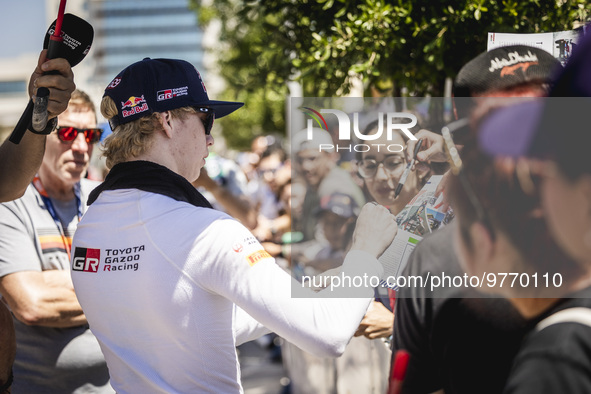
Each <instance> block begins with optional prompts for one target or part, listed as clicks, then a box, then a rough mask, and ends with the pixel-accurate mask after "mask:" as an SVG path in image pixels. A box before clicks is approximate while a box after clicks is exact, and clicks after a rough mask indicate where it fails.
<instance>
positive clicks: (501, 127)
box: [478, 100, 544, 157]
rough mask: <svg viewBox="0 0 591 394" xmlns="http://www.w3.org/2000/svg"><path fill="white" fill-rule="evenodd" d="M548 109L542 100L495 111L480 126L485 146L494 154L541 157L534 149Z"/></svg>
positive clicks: (485, 150)
mask: <svg viewBox="0 0 591 394" xmlns="http://www.w3.org/2000/svg"><path fill="white" fill-rule="evenodd" d="M543 110H544V102H543V101H542V100H534V101H528V102H525V103H521V104H517V105H513V106H510V107H507V108H502V109H500V110H497V111H495V112H494V113H492V114H491V115H490V116H489V117H488V118H486V119H485V120H484V122H483V123H482V124H481V126H480V130H479V133H478V140H479V144H480V147H481V149H482V150H483V151H484V152H486V153H488V154H489V155H492V156H506V157H520V156H529V157H537V156H538V155H539V154H541V152H535V151H534V150H532V149H531V148H532V145H533V143H534V140H535V138H536V134H537V132H538V130H539V125H540V121H541V117H542V113H543Z"/></svg>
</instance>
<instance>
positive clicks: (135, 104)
mask: <svg viewBox="0 0 591 394" xmlns="http://www.w3.org/2000/svg"><path fill="white" fill-rule="evenodd" d="M140 104H141V105H140ZM126 108H129V110H126ZM147 110H148V103H146V100H145V99H144V95H143V94H142V95H141V96H140V97H135V96H131V97H130V98H128V99H127V101H125V102H123V101H122V102H121V114H122V115H123V117H124V118H126V117H128V116H131V115H135V114H139V113H140V112H144V111H147Z"/></svg>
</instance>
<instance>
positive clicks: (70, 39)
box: [10, 0, 94, 144]
mask: <svg viewBox="0 0 591 394" xmlns="http://www.w3.org/2000/svg"><path fill="white" fill-rule="evenodd" d="M62 3H64V0H62ZM60 11H63V10H62V8H61V6H60ZM62 16H63V18H62V19H61V21H60V18H58V19H56V21H54V22H53V24H52V25H51V26H50V27H49V29H48V31H47V34H46V35H45V41H44V43H43V47H44V48H46V49H47V51H44V52H42V53H41V56H40V57H39V63H38V65H37V68H36V69H35V71H34V72H33V75H32V76H31V81H30V83H29V94H30V95H31V97H34V99H35V102H36V103H33V101H30V102H29V105H28V106H27V108H26V109H25V112H24V113H23V114H22V116H21V118H20V120H19V122H18V124H17V125H16V127H15V129H14V131H13V132H12V134H11V136H10V141H11V142H12V143H14V144H18V143H19V142H20V141H21V139H22V137H23V135H24V133H25V131H26V130H27V129H29V130H31V131H33V132H35V133H38V134H48V133H49V132H51V127H49V126H47V120H48V119H49V118H50V117H52V116H53V117H55V116H57V115H58V114H60V113H61V112H63V111H65V109H66V108H67V106H68V101H69V99H70V95H71V93H72V92H73V91H74V88H75V85H74V81H73V79H74V76H73V74H72V70H71V68H72V67H74V66H75V65H76V64H78V63H80V62H81V61H82V59H84V57H85V56H86V54H87V53H88V51H89V50H90V46H91V44H92V40H93V37H94V30H93V28H92V26H91V25H90V24H89V23H88V22H86V21H85V20H83V19H81V18H79V17H77V16H76V15H72V14H65V15H62ZM58 25H59V26H58ZM58 27H59V28H60V29H61V33H60V35H59V39H57V38H56V32H57V28H58ZM50 89H51V90H50ZM35 90H36V93H34V92H35ZM35 104H36V107H35ZM48 129H49V130H48Z"/></svg>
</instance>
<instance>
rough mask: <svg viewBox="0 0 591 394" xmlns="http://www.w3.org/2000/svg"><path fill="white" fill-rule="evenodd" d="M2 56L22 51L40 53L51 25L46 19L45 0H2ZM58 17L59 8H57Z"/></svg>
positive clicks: (9, 56)
mask: <svg viewBox="0 0 591 394" xmlns="http://www.w3.org/2000/svg"><path fill="white" fill-rule="evenodd" d="M0 4H1V5H2V6H3V7H2V8H1V10H0V23H1V24H0V26H2V32H3V34H2V38H0V58H11V57H15V56H18V55H20V54H22V53H34V54H38V53H39V52H41V49H43V39H44V38H45V32H46V31H47V28H48V27H49V24H48V22H46V21H45V1H44V0H0ZM55 15H56V17H57V9H56V10H55Z"/></svg>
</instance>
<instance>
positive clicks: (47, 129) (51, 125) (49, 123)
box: [28, 116, 57, 135]
mask: <svg viewBox="0 0 591 394" xmlns="http://www.w3.org/2000/svg"><path fill="white" fill-rule="evenodd" d="M56 128H57V116H56V117H55V118H53V119H50V120H49V121H47V126H45V128H44V129H43V130H41V131H37V130H35V129H34V128H33V125H32V122H31V123H29V127H28V129H29V131H30V132H31V133H33V134H41V135H48V134H51V132H52V131H53V130H55V129H56Z"/></svg>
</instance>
